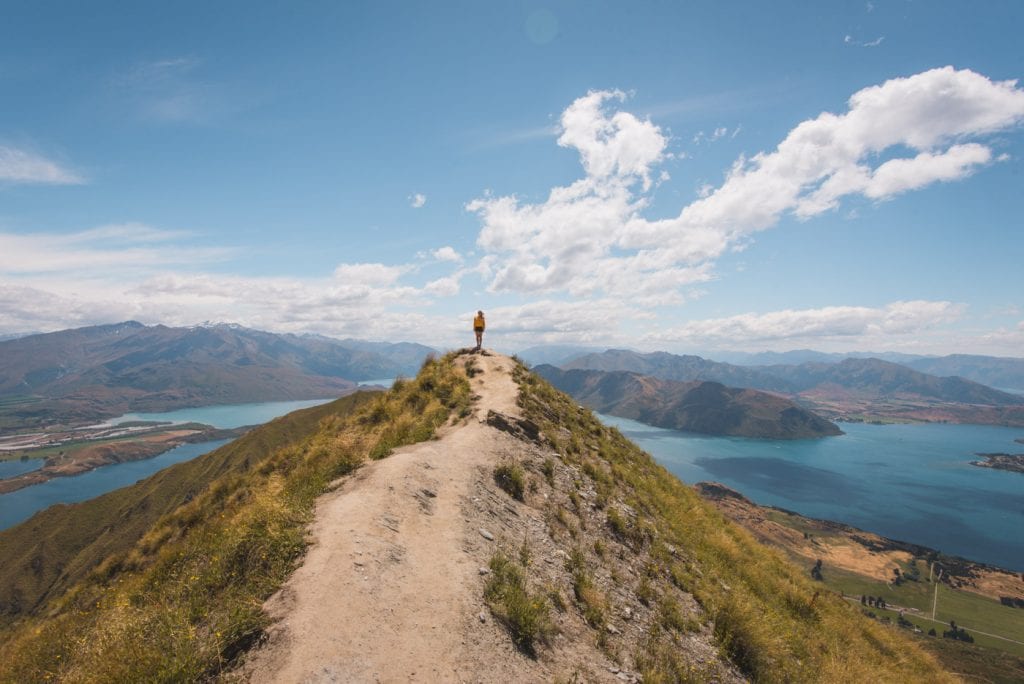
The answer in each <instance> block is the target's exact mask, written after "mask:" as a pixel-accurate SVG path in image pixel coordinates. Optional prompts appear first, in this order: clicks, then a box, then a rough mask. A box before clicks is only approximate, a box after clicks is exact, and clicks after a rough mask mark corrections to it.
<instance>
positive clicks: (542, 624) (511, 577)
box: [484, 551, 554, 655]
mask: <svg viewBox="0 0 1024 684" xmlns="http://www.w3.org/2000/svg"><path fill="white" fill-rule="evenodd" d="M490 568H491V576H490V578H489V579H488V580H487V584H486V586H485V587H484V597H485V598H486V599H487V602H488V604H489V605H490V607H491V611H492V612H493V613H494V614H495V615H496V616H497V617H498V618H500V619H501V621H502V622H503V623H504V624H505V626H506V627H507V628H508V631H509V634H510V635H511V636H512V641H513V642H514V643H515V645H516V647H518V648H519V649H520V650H521V651H523V652H524V653H527V654H529V655H536V644H537V643H538V642H541V643H543V642H546V641H547V640H548V638H549V637H550V636H551V635H552V634H554V626H553V624H552V622H551V615H550V613H551V609H550V607H549V606H548V602H547V599H546V598H545V597H544V596H543V595H542V594H534V593H531V592H530V591H529V590H528V589H527V587H526V578H525V574H524V572H523V569H522V568H521V567H520V566H517V565H516V564H515V563H514V562H513V561H512V560H511V559H510V558H509V557H508V556H506V555H505V554H504V553H503V552H501V551H498V552H497V553H495V554H494V556H493V557H492V558H491V562H490Z"/></svg>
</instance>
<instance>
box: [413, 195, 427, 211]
mask: <svg viewBox="0 0 1024 684" xmlns="http://www.w3.org/2000/svg"><path fill="white" fill-rule="evenodd" d="M426 203H427V196H426V195H424V194H423V193H421V192H417V193H415V194H412V195H409V206H410V207H412V208H413V209H419V208H420V207H422V206H423V205H424V204H426Z"/></svg>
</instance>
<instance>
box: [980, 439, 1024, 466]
mask: <svg viewBox="0 0 1024 684" xmlns="http://www.w3.org/2000/svg"><path fill="white" fill-rule="evenodd" d="M1018 441H1020V440H1018ZM975 456H981V457H982V458H984V459H985V460H984V461H971V465H975V466H978V467H979V468H995V469H996V470H1012V471H1013V472H1015V473H1024V454H975Z"/></svg>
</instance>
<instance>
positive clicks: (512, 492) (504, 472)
mask: <svg viewBox="0 0 1024 684" xmlns="http://www.w3.org/2000/svg"><path fill="white" fill-rule="evenodd" d="M494 481H495V482H496V483H497V485H498V486H499V487H501V488H502V489H504V490H505V491H506V492H507V493H508V494H509V496H511V497H512V498H513V499H516V500H517V501H523V500H524V499H525V497H526V473H525V471H523V467H522V466H520V465H519V464H518V463H506V464H503V465H500V466H498V467H497V468H495V469H494Z"/></svg>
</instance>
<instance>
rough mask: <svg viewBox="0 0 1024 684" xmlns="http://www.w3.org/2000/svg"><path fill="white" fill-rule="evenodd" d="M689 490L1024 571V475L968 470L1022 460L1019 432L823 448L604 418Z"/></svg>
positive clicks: (886, 432)
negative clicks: (700, 487)
mask: <svg viewBox="0 0 1024 684" xmlns="http://www.w3.org/2000/svg"><path fill="white" fill-rule="evenodd" d="M600 418H601V420H602V421H604V422H605V423H606V424H608V425H614V426H615V427H617V428H619V430H621V431H622V433H623V434H625V435H626V436H627V437H628V438H629V439H631V440H633V441H634V442H635V443H636V444H637V445H639V446H640V448H642V449H644V450H645V451H647V452H648V453H649V454H651V455H652V456H654V458H655V459H656V460H657V461H658V462H659V463H661V464H662V465H663V466H665V467H666V468H668V469H669V470H670V471H671V472H672V473H673V474H674V475H676V476H677V477H679V478H680V479H681V480H683V481H684V482H688V483H694V482H700V481H702V480H715V481H718V482H722V483H724V484H726V485H728V486H729V487H732V488H733V489H735V490H737V491H739V492H741V493H743V494H744V495H745V496H746V497H748V498H750V499H752V500H753V501H755V502H757V503H759V504H766V505H770V506H778V507H780V508H786V509H789V510H792V511H796V512H797V513H800V514H802V515H807V516H810V517H814V518H823V519H826V520H835V521H838V522H843V523H846V524H849V525H853V526H854V527H859V528H861V529H865V530H869V531H871V532H875V533H877V534H881V535H884V536H886V537H890V538H892V539H899V540H902V541H907V542H912V543H915V544H921V545H923V546H928V547H931V548H934V549H939V550H941V551H943V552H944V553H948V554H953V555H958V556H963V557H965V558H969V559H971V560H975V561H980V562H983V563H990V564H993V565H998V566H1000V567H1004V568H1008V569H1011V570H1016V571H1024V534H1022V533H1021V529H1022V528H1024V475H1022V474H1020V473H1014V472H1007V471H1003V470H993V469H989V468H978V467H977V466H972V465H970V461H972V460H975V459H977V457H976V456H975V455H974V454H975V452H1005V453H1021V452H1024V449H1022V448H1021V445H1020V444H1015V443H1014V441H1013V440H1014V439H1015V438H1019V437H1024V429H1022V428H1004V427H993V426H987V425H935V424H928V425H865V424H859V423H844V424H842V425H841V427H842V429H843V430H844V431H845V432H846V433H847V434H845V435H842V436H840V437H826V438H824V439H818V440H797V441H788V442H774V441H766V440H757V439H741V438H733V437H708V436H704V435H695V434H692V433H686V432H678V431H675V430H665V429H661V428H655V427H651V426H649V425H644V424H642V423H637V422H635V421H632V420H626V419H623V418H616V417H614V416H600Z"/></svg>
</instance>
